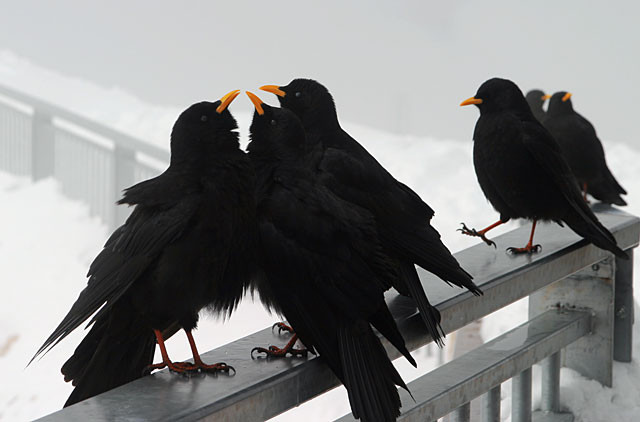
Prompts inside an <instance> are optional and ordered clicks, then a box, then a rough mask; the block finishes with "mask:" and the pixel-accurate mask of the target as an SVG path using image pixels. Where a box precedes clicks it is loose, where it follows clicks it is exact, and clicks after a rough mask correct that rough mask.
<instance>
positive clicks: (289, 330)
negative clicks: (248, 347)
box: [271, 322, 295, 334]
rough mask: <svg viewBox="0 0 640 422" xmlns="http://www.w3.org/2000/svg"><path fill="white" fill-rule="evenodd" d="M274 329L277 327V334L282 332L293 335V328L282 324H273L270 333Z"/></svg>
mask: <svg viewBox="0 0 640 422" xmlns="http://www.w3.org/2000/svg"><path fill="white" fill-rule="evenodd" d="M276 327H278V334H282V333H283V332H285V333H291V334H295V331H293V328H291V327H290V326H288V325H287V324H285V323H284V322H276V323H275V324H273V326H272V327H271V331H273V330H274V329H275V328H276Z"/></svg>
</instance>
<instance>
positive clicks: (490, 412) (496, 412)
mask: <svg viewBox="0 0 640 422" xmlns="http://www.w3.org/2000/svg"><path fill="white" fill-rule="evenodd" d="M501 389H502V387H501V386H500V385H497V386H495V387H493V388H492V389H491V390H489V391H487V392H486V393H485V394H484V396H483V397H482V404H483V406H482V407H483V412H482V420H483V421H484V422H500V393H501Z"/></svg>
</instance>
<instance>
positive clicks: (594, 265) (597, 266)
mask: <svg viewBox="0 0 640 422" xmlns="http://www.w3.org/2000/svg"><path fill="white" fill-rule="evenodd" d="M591 269H592V270H593V271H598V270H599V269H600V265H599V264H593V265H592V266H591Z"/></svg>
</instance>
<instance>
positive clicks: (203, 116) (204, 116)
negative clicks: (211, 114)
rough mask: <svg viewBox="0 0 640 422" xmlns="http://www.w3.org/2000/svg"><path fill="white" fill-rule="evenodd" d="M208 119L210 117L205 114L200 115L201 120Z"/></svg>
mask: <svg viewBox="0 0 640 422" xmlns="http://www.w3.org/2000/svg"><path fill="white" fill-rule="evenodd" d="M207 119H208V117H207V116H206V115H205V114H203V115H202V116H200V121H201V122H206V121H207Z"/></svg>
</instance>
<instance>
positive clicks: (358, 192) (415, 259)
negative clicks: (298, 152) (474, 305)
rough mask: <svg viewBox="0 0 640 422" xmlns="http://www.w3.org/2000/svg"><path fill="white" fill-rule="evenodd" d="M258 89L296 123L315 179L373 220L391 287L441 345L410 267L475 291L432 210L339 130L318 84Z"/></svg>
mask: <svg viewBox="0 0 640 422" xmlns="http://www.w3.org/2000/svg"><path fill="white" fill-rule="evenodd" d="M261 89H262V90H264V91H267V92H271V93H273V94H276V95H277V96H278V100H279V101H280V105H281V106H282V107H283V108H286V109H289V110H291V111H293V112H294V113H295V114H296V115H297V116H298V117H299V118H300V120H301V121H302V124H303V126H304V130H305V132H306V139H307V144H306V154H305V160H306V161H307V163H308V164H307V165H308V166H309V167H310V168H311V171H312V172H314V173H315V175H316V177H318V178H320V179H321V180H322V181H323V183H324V184H325V185H327V186H328V187H329V189H330V190H331V191H332V192H333V193H334V194H336V195H337V196H338V197H340V198H342V199H344V200H345V201H348V202H351V203H353V204H356V205H359V206H361V207H363V208H365V209H367V210H368V211H369V212H370V213H371V214H372V215H373V216H374V218H375V220H376V224H377V227H378V231H379V233H380V240H381V242H382V246H383V248H384V250H385V253H387V254H388V255H389V256H391V257H392V258H394V259H395V260H397V261H398V262H399V263H400V275H401V276H400V278H398V279H397V280H396V281H394V284H393V287H394V288H396V290H398V291H399V292H400V293H401V294H403V295H406V296H411V297H412V298H413V299H414V300H415V301H416V303H417V306H418V309H419V310H420V314H421V316H422V318H423V320H424V322H425V324H426V326H427V329H428V330H429V333H430V334H431V337H432V338H433V339H434V341H436V342H437V343H441V342H442V340H441V338H442V336H444V333H443V332H442V328H441V327H440V313H439V312H438V310H437V309H436V308H435V307H433V306H432V305H431V304H430V303H429V300H428V299H427V296H426V294H425V292H424V290H423V287H422V284H421V282H420V280H419V278H418V274H417V272H416V268H415V266H414V263H415V264H418V265H419V266H421V267H422V268H424V269H426V270H427V271H430V272H432V273H434V274H435V275H437V276H438V277H440V278H441V279H443V280H444V281H446V282H447V283H453V284H455V285H456V286H460V287H463V286H464V287H466V288H467V289H469V290H470V291H472V292H473V293H474V294H476V295H478V294H481V290H480V289H479V288H478V287H477V286H476V285H475V284H474V283H473V281H472V277H471V275H469V274H468V273H467V272H466V271H465V270H464V269H462V268H461V267H460V264H458V262H457V261H456V259H455V258H454V257H453V256H452V255H451V252H449V250H448V249H447V247H446V246H445V245H444V244H443V243H442V241H441V240H440V234H439V233H438V232H437V231H436V229H435V228H433V227H432V226H431V224H430V221H431V218H432V217H433V215H434V211H433V210H432V209H431V208H430V207H429V206H428V205H427V204H426V203H425V202H423V201H422V199H420V197H419V196H418V194H416V193H415V192H414V191H413V190H411V189H410V188H409V187H408V186H406V185H405V184H403V183H401V182H399V181H398V180H396V179H395V178H394V177H393V176H392V175H391V174H390V173H389V172H388V171H387V170H386V169H385V168H384V167H382V166H381V165H380V163H378V161H377V160H376V159H375V158H374V157H373V156H372V155H371V154H369V152H368V151H367V150H366V149H365V148H364V147H363V146H362V145H360V144H359V143H358V142H357V141H356V140H355V139H353V138H352V137H351V136H349V134H348V133H347V132H345V131H344V130H343V129H342V128H341V127H340V123H339V122H338V117H337V113H336V107H335V104H334V102H333V98H332V97H331V94H330V93H329V91H328V90H327V88H325V87H324V86H323V85H321V84H320V83H318V82H316V81H314V80H311V79H294V80H293V81H292V82H291V83H289V84H288V85H286V86H275V85H265V86H263V87H262V88H261Z"/></svg>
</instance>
